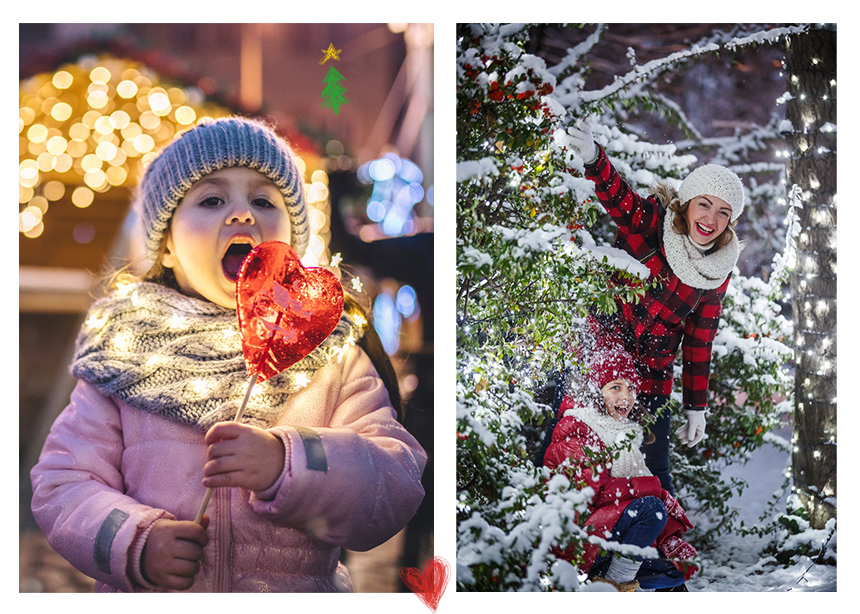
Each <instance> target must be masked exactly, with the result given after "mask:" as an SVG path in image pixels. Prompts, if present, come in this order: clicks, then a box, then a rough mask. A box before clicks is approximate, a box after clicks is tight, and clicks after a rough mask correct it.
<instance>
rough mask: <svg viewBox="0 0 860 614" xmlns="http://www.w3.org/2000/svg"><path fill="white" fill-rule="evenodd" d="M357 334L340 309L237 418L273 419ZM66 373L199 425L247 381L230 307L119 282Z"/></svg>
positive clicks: (96, 311) (231, 410) (231, 407)
mask: <svg viewBox="0 0 860 614" xmlns="http://www.w3.org/2000/svg"><path fill="white" fill-rule="evenodd" d="M360 335H361V333H360V331H359V329H358V328H357V327H356V326H355V325H354V324H353V323H352V321H351V320H350V319H349V318H347V316H346V314H344V315H343V316H342V317H341V320H340V322H339V323H338V325H337V327H336V328H335V330H334V332H332V334H331V335H329V337H328V338H327V339H326V340H325V341H324V342H323V343H322V344H321V345H320V346H319V347H318V348H316V349H315V350H314V351H313V352H312V353H311V354H310V355H308V356H306V357H305V358H303V359H302V360H301V361H299V362H298V363H296V364H295V365H293V366H292V367H290V368H289V369H288V370H286V371H284V372H283V373H281V374H279V375H276V376H274V377H271V378H269V379H268V380H266V381H265V382H262V383H257V384H255V386H254V390H253V392H252V394H251V398H250V399H249V401H248V405H247V407H246V409H245V413H244V416H243V422H246V423H250V424H254V425H256V426H260V427H263V428H265V427H267V426H270V425H271V424H273V423H274V422H275V421H276V420H277V419H278V418H279V416H280V411H281V409H280V408H281V407H282V405H283V403H284V401H286V399H287V398H288V397H289V395H290V394H291V393H293V392H295V391H296V390H299V389H300V388H302V387H304V386H306V385H307V384H308V382H310V380H311V378H313V375H314V373H316V371H317V370H318V369H320V368H321V367H323V366H326V365H328V364H330V363H331V362H332V361H334V360H337V358H338V356H339V355H340V353H341V352H342V349H343V347H344V346H345V345H346V344H347V343H350V342H354V341H357V340H358V338H359V337H360ZM71 373H72V375H73V376H75V377H76V378H78V379H82V380H85V381H87V382H89V383H91V384H93V385H95V386H96V387H97V388H98V389H99V391H100V392H101V393H102V394H104V395H105V396H112V397H116V398H117V399H120V400H122V401H124V402H126V403H128V404H129V405H131V406H132V407H135V408H137V409H140V410H142V411H146V412H149V413H153V414H158V415H161V416H164V417H166V418H168V419H170V420H174V421H176V422H179V423H182V424H188V425H192V426H194V427H197V428H199V429H201V430H206V429H208V428H209V427H210V426H212V425H213V424H215V423H216V422H219V421H223V420H232V419H233V417H234V416H235V414H236V411H237V410H238V408H239V405H240V404H241V402H242V399H243V398H244V395H245V391H246V390H247V387H248V384H249V382H250V377H249V375H248V373H247V370H246V368H245V360H244V357H243V355H242V342H241V335H240V333H239V326H238V321H237V318H236V311H235V310H234V309H227V308H224V307H221V306H219V305H216V304H214V303H210V302H208V301H205V300H200V299H196V298H192V297H189V296H185V295H183V294H180V293H179V292H176V291H174V290H172V289H170V288H166V287H164V286H161V285H159V284H154V283H148V282H141V283H135V284H131V285H128V286H124V287H123V288H122V289H121V290H118V291H116V292H114V293H113V294H111V295H109V296H107V297H105V298H103V299H101V300H99V301H97V302H96V303H95V304H94V305H93V306H92V307H91V308H90V311H89V314H88V317H87V320H86V321H85V322H84V325H83V326H82V328H81V332H80V333H79V335H78V338H77V341H76V344H75V358H74V361H73V362H72V366H71Z"/></svg>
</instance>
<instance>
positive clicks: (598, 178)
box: [585, 146, 660, 252]
mask: <svg viewBox="0 0 860 614" xmlns="http://www.w3.org/2000/svg"><path fill="white" fill-rule="evenodd" d="M598 150H599V153H598V156H597V160H595V162H594V163H592V164H589V165H587V166H586V167H585V176H586V178H588V179H590V180H591V181H592V182H593V183H594V193H595V195H596V196H597V199H598V200H599V201H600V204H601V205H603V208H604V209H605V210H606V212H607V213H608V214H609V215H610V216H611V217H612V220H613V221H614V222H615V224H616V226H618V231H619V233H621V234H622V235H624V236H625V238H627V240H628V242H629V243H630V244H631V247H633V249H634V250H636V251H637V252H638V251H639V250H640V249H642V248H643V247H644V246H639V245H637V244H636V240H635V237H638V236H641V235H643V234H650V232H651V231H653V230H654V229H655V228H656V227H657V224H659V221H660V205H659V204H658V202H657V201H656V200H655V199H654V198H642V197H641V196H640V195H639V194H638V193H636V192H635V191H633V188H631V187H630V184H628V183H627V182H626V181H625V180H624V178H623V177H622V176H621V175H620V174H619V173H618V171H617V170H616V169H615V167H614V166H613V165H612V163H611V162H610V161H609V158H608V157H607V155H606V152H605V151H603V148H602V147H600V146H598ZM631 239H633V240H631Z"/></svg>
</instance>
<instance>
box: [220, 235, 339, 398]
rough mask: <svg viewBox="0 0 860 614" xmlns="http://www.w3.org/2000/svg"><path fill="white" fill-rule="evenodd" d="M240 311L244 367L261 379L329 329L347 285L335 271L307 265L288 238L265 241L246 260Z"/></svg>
mask: <svg viewBox="0 0 860 614" xmlns="http://www.w3.org/2000/svg"><path fill="white" fill-rule="evenodd" d="M236 310H237V312H238V316H239V330H240V331H241V333H242V352H243V354H244V356H245V366H246V367H247V369H248V373H249V374H250V375H257V381H260V382H262V381H265V380H266V379H268V378H270V377H272V376H273V375H277V374H278V373H280V372H281V371H284V370H286V369H288V368H289V367H290V366H292V365H294V364H295V363H297V362H298V361H300V360H301V359H302V358H304V357H305V356H307V355H308V354H310V353H311V352H313V351H314V349H316V347H317V346H318V345H319V344H320V343H322V342H323V341H324V340H325V338H326V337H328V336H329V335H330V334H331V332H332V331H333V330H334V329H335V327H336V326H337V323H338V322H339V321H340V318H341V315H342V313H343V288H342V287H341V285H340V281H338V279H337V277H335V276H334V274H332V273H331V272H329V271H327V270H325V269H321V268H305V267H303V266H302V263H301V262H300V261H299V257H298V255H297V254H296V252H295V250H293V248H292V247H290V246H289V245H287V244H286V243H282V242H280V241H267V242H265V243H261V244H260V245H258V246H257V247H255V248H254V249H252V250H251V252H250V253H249V254H248V255H247V256H246V257H245V260H244V261H243V262H242V266H241V267H240V269H239V276H238V278H237V280H236Z"/></svg>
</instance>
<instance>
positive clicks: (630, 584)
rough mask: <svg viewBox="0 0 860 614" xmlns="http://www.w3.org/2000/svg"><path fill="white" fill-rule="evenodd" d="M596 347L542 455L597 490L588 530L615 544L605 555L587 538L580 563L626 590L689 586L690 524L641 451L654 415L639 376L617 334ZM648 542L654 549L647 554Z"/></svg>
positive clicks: (548, 462) (553, 466)
mask: <svg viewBox="0 0 860 614" xmlns="http://www.w3.org/2000/svg"><path fill="white" fill-rule="evenodd" d="M595 345H596V347H595V348H594V350H593V352H592V353H591V354H590V356H589V357H588V358H587V359H586V360H585V361H584V362H585V363H586V365H587V369H586V372H585V382H584V384H583V385H582V386H579V387H577V386H571V387H569V388H568V389H569V390H571V391H574V392H571V393H569V394H568V395H566V396H565V397H564V399H563V401H562V403H561V406H560V407H559V410H558V411H559V418H560V420H559V422H558V424H557V425H556V426H555V429H554V430H553V433H552V441H551V443H550V444H549V447H548V448H547V450H546V453H545V455H544V465H546V466H547V467H550V468H551V469H554V470H556V471H560V472H564V473H565V474H566V475H568V476H569V477H570V478H571V480H572V481H573V482H574V483H578V484H579V485H580V486H581V487H582V488H585V487H590V488H591V489H592V490H593V491H594V495H593V497H592V499H591V503H590V505H589V512H590V515H589V517H588V520H587V525H588V526H589V529H588V530H589V534H590V535H593V536H595V537H598V538H600V539H601V540H605V542H610V543H608V544H607V548H606V549H607V550H608V552H607V553H605V554H600V551H601V548H600V546H598V545H596V544H593V543H588V544H586V549H585V557H584V562H583V563H581V564H580V565H579V566H580V568H581V569H582V570H583V571H586V572H588V574H589V577H590V578H591V579H592V580H595V581H603V582H608V583H610V584H612V585H613V586H615V588H616V589H617V590H619V591H622V592H630V591H635V590H637V589H640V588H641V589H643V590H661V591H685V590H686V588H685V586H684V582H685V580H688V579H689V578H690V576H692V574H693V573H694V571H695V567H694V566H693V565H688V564H684V563H683V561H685V560H687V559H690V558H692V557H693V556H695V554H696V551H695V549H694V548H693V547H692V546H691V545H690V544H689V543H687V542H686V541H684V540H683V539H682V538H681V535H682V534H683V533H685V532H686V531H687V530H688V529H691V528H692V524H690V521H689V520H688V519H687V516H686V514H685V513H684V510H683V509H682V508H681V506H680V505H679V504H678V502H677V501H676V500H675V499H674V498H673V497H672V496H671V495H670V494H669V493H668V492H667V491H666V490H665V489H663V488H662V487H661V485H660V481H659V479H658V478H656V477H654V476H653V475H651V472H650V471H649V470H648V468H647V466H646V464H645V460H644V459H643V457H642V453H641V452H640V450H639V447H640V446H641V445H642V442H643V438H644V437H645V430H644V428H643V424H645V423H646V421H648V420H649V419H650V416H649V415H648V414H647V412H645V411H644V410H643V409H642V408H641V407H640V406H639V405H638V404H637V402H636V390H637V387H638V385H639V376H638V375H637V373H636V369H635V367H634V365H633V360H632V359H631V357H630V355H629V354H628V353H627V352H626V351H625V350H624V348H623V346H622V344H621V343H620V341H619V340H617V339H613V338H611V337H605V336H603V337H600V338H599V339H598V340H597V342H596V344H595ZM630 546H634V547H635V548H630ZM643 548H649V549H651V551H650V552H648V551H647V550H646V551H644V553H645V554H646V556H645V557H643V556H642V554H643V551H642V550H640V549H643ZM613 552H614V554H613ZM648 554H650V555H651V556H650V557H647V555H648ZM560 555H561V556H562V557H565V558H567V554H566V553H564V552H562V553H560ZM669 559H672V560H674V561H677V562H676V563H675V562H673V561H672V560H669Z"/></svg>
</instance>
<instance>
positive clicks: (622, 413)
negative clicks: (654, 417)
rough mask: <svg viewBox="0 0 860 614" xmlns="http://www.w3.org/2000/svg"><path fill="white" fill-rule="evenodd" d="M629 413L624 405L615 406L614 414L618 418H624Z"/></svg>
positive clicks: (628, 409)
mask: <svg viewBox="0 0 860 614" xmlns="http://www.w3.org/2000/svg"><path fill="white" fill-rule="evenodd" d="M629 411H630V408H629V407H627V406H626V405H616V406H615V413H616V414H618V415H619V416H626V415H627V413H628V412H629Z"/></svg>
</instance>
